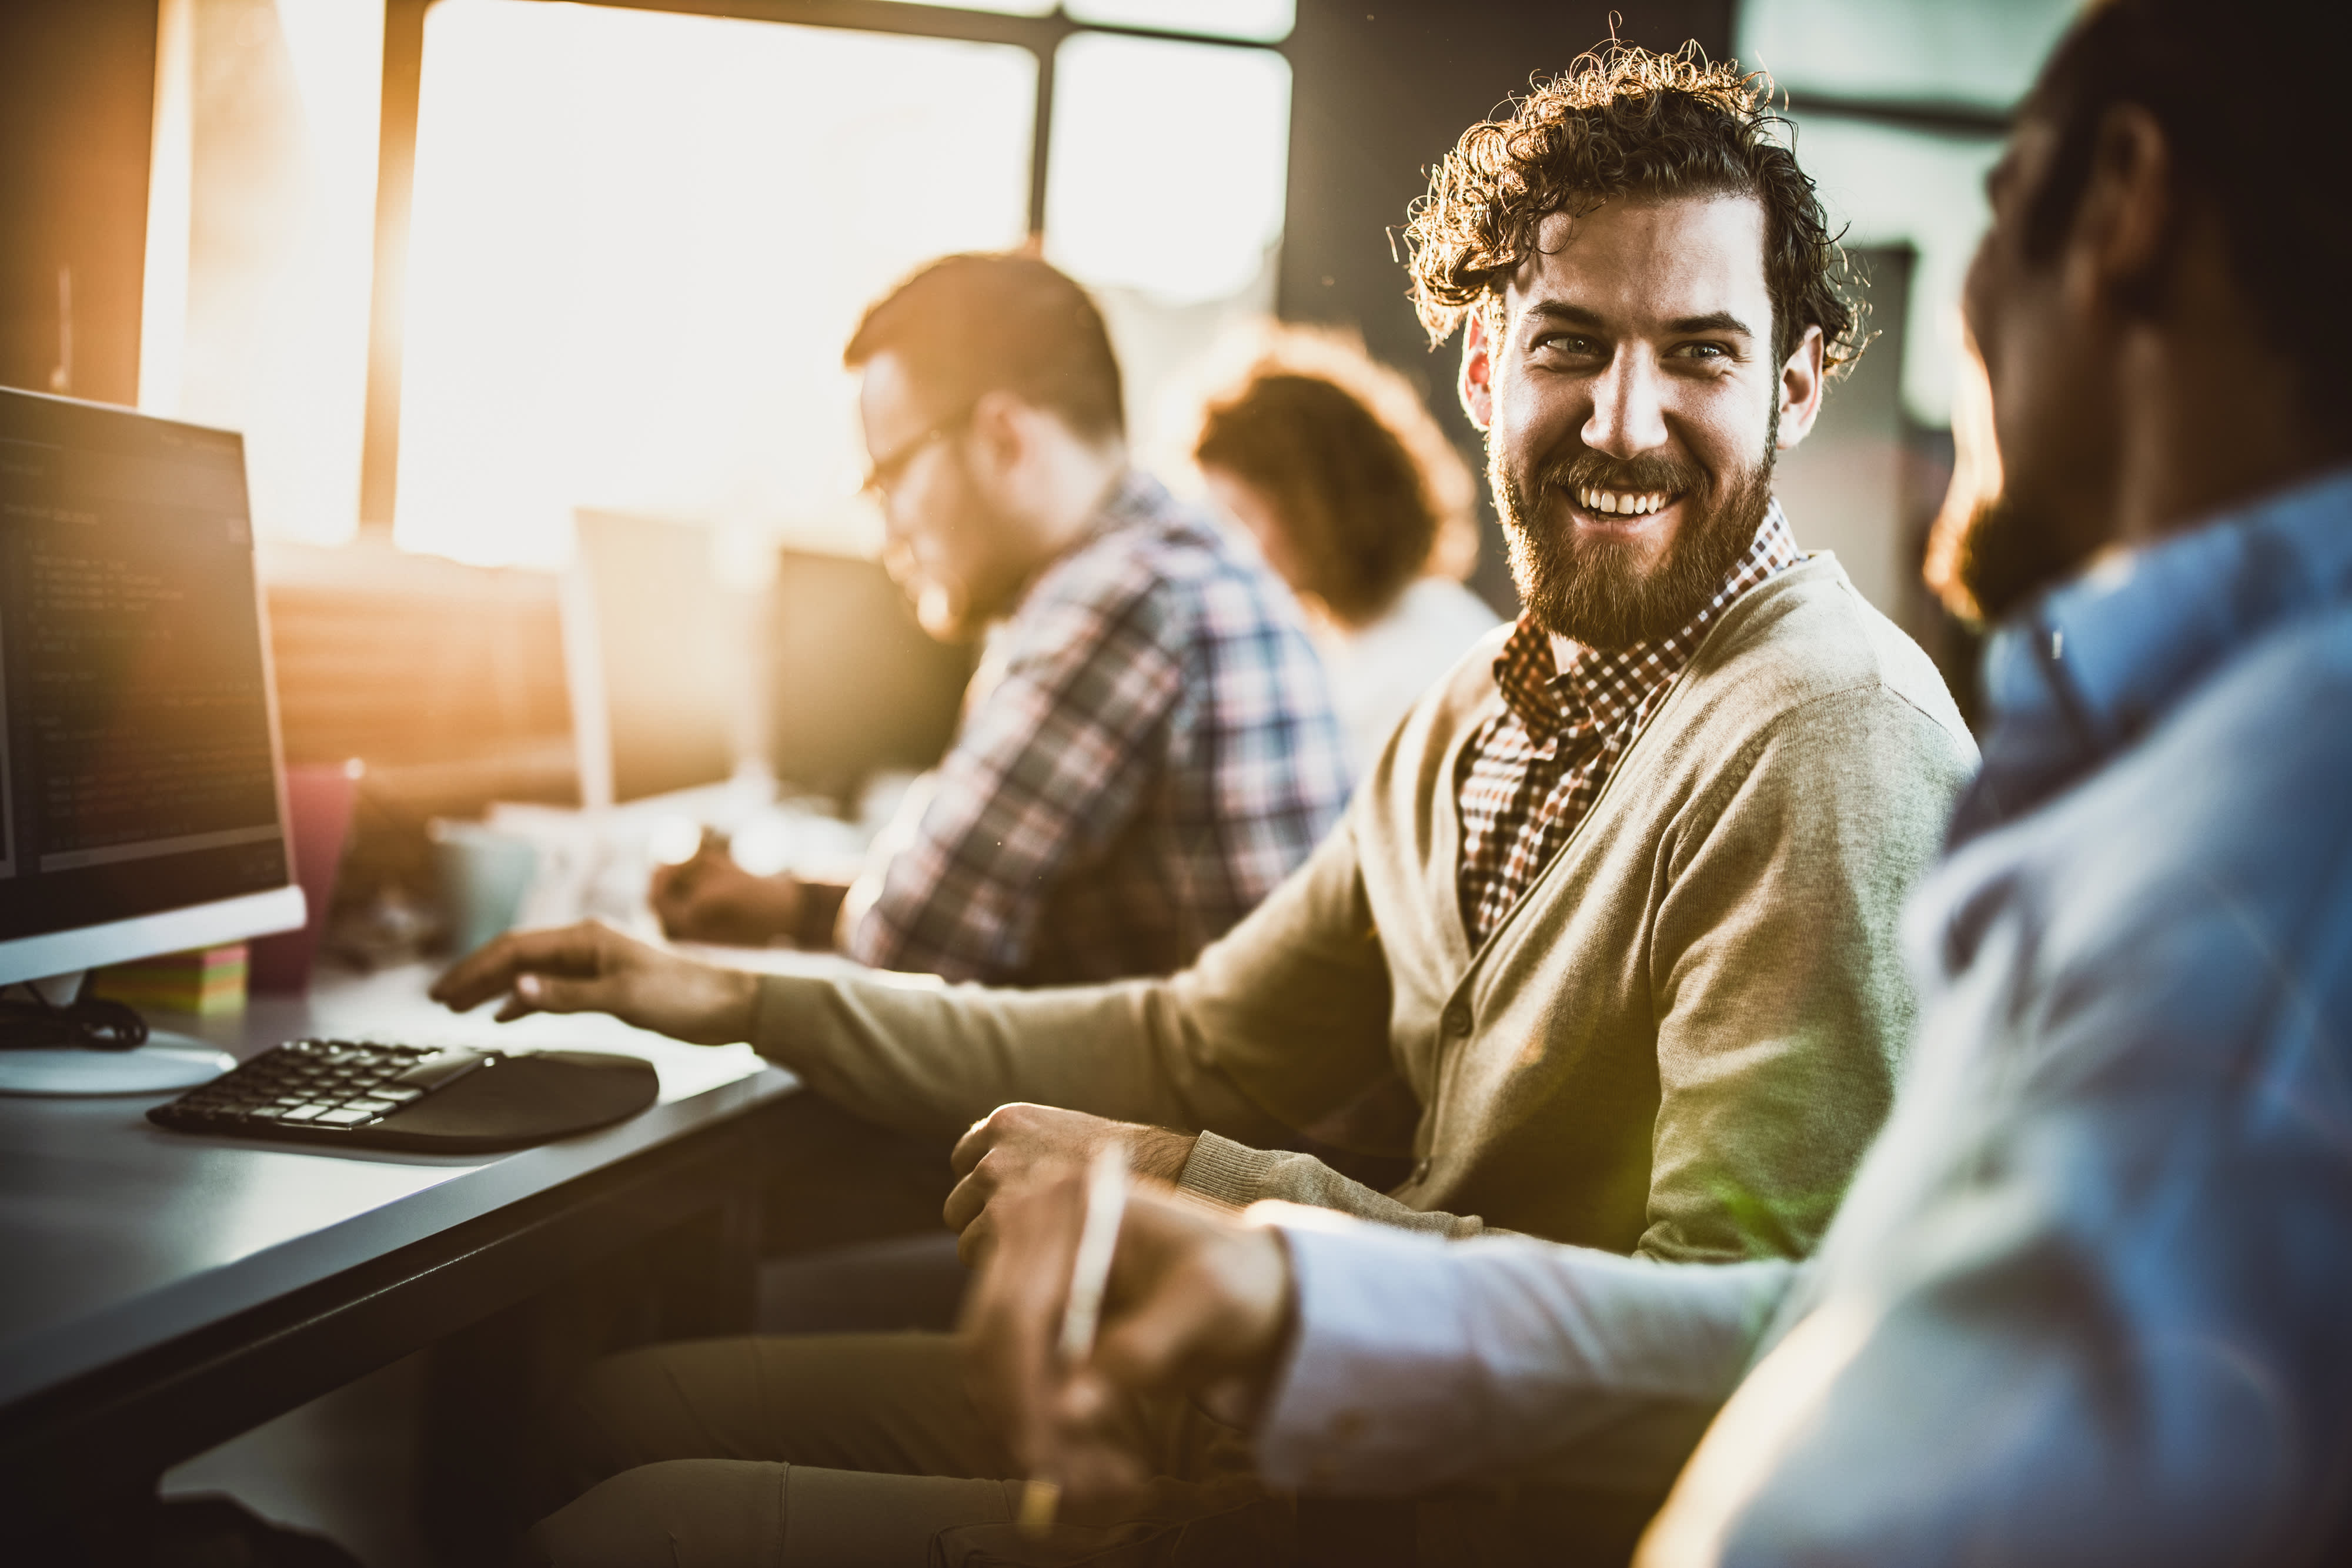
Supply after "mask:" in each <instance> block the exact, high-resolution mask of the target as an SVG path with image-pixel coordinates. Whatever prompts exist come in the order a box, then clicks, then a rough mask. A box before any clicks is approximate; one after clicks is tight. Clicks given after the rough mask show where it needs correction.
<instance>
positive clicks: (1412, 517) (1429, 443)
mask: <svg viewBox="0 0 2352 1568" xmlns="http://www.w3.org/2000/svg"><path fill="white" fill-rule="evenodd" d="M1192 455H1193V460H1194V461H1195V462H1196V463H1198V464H1199V465H1200V468H1201V474H1202V478H1203V479H1204V480H1205V481H1206V483H1207V485H1208V487H1209V489H1210V492H1211V493H1212V494H1213V495H1214V496H1215V497H1216V498H1217V500H1218V501H1219V503H1220V504H1222V505H1223V507H1224V508H1225V510H1226V511H1228V512H1230V513H1231V514H1232V515H1233V517H1234V520H1235V521H1237V522H1239V523H1240V524H1241V525H1242V527H1243V528H1246V529H1247V530H1248V531H1249V532H1250V533H1251V534H1252V535H1254V536H1255V538H1256V539H1257V543H1258V549H1260V550H1261V551H1262V552H1263V553H1264V554H1265V559H1266V562H1267V564H1268V565H1270V566H1272V567H1273V568H1274V570H1276V572H1278V573H1280V574H1281V576H1282V578H1283V580H1285V581H1286V582H1288V583H1289V584H1290V587H1291V589H1292V591H1294V592H1296V593H1297V595H1298V598H1299V601H1300V602H1301V603H1302V604H1303V605H1305V606H1306V608H1307V621H1308V623H1309V625H1310V627H1311V628H1312V629H1313V631H1314V632H1315V638H1316V643H1317V646H1318V650H1319V651H1320V652H1321V653H1322V655H1323V662H1324V666H1325V668H1326V670H1327V671H1328V673H1329V675H1330V680H1331V695H1332V705H1333V706H1334V707H1336V708H1337V709H1338V710H1339V722H1340V725H1341V727H1343V728H1344V729H1345V730H1346V731H1347V735H1348V741H1349V750H1350V753H1351V760H1352V761H1353V762H1354V764H1355V767H1356V771H1357V775H1358V777H1359V778H1360V777H1362V775H1363V774H1364V773H1365V772H1367V771H1368V770H1369V769H1370V767H1371V765H1372V763H1373V762H1374V761H1375V760H1376V759H1377V758H1379V756H1380V753H1381V747H1383V746H1385V745H1386V744H1387V743H1388V738H1389V734H1390V732H1391V731H1392V730H1393V729H1395V728H1396V726H1397V721H1398V720H1400V719H1401V718H1402V717H1403V716H1404V714H1405V710H1406V709H1407V708H1409V707H1411V706H1412V703H1413V699H1414V698H1416V697H1418V696H1419V695H1421V694H1422V692H1423V691H1424V690H1425V689H1427V687H1428V686H1429V685H1430V684H1431V683H1432V682H1433V681H1434V680H1436V679H1437V677H1438V676H1440V675H1442V674H1444V673H1445V672H1446V671H1447V670H1448V669H1450V668H1452V667H1453V665H1454V663H1455V662H1456V661H1458V660H1459V659H1460V658H1461V657H1462V655H1463V653H1465V652H1466V651H1467V650H1468V649H1469V647H1470V644H1471V643H1475V642H1476V641H1477V640H1478V638H1479V637H1480V636H1481V635H1483V634H1484V633H1485V632H1487V631H1488V630H1490V629H1491V628H1492V627H1493V626H1494V625H1495V623H1496V616H1495V612H1493V611H1492V610H1490V609H1489V608H1487V606H1486V602H1485V601H1482V600H1481V599H1479V598H1478V597H1477V595H1475V594H1474V593H1472V592H1471V591H1469V590H1468V589H1467V588H1465V587H1464V586H1463V585H1462V579H1463V578H1465V576H1467V575H1468V574H1469V571H1470V569H1471V567H1472V566H1473V565H1475V563H1476V560H1477V552H1478V534H1477V524H1476V521H1475V517H1474V516H1473V513H1472V510H1471V507H1472V504H1473V497H1474V496H1475V490H1474V487H1473V481H1472V478H1471V476H1470V470H1469V468H1468V466H1467V465H1465V464H1464V463H1463V461H1462V459H1461V457H1460V455H1457V454H1456V453H1455V452H1454V447H1453V444H1451V443H1450V442H1448V441H1447V440H1446V439H1445V436H1444V433H1443V432H1442V431H1440V430H1439V429H1438V427H1437V422H1436V421H1435V420H1434V419H1432V418H1431V417H1430V414H1429V411H1428V410H1427V409H1426V408H1424V407H1423V405H1422V402H1421V399H1420V398H1419V397H1418V396H1417V395H1416V394H1415V393H1414V392H1413V390H1412V387H1411V386H1410V385H1408V384H1407V383H1406V382H1405V380H1404V378H1403V377H1402V376H1400V375H1398V374H1397V373H1396V372H1395V371H1391V370H1389V369H1387V368H1385V367H1384V366H1381V365H1378V364H1375V363H1373V362H1372V361H1371V360H1370V359H1369V358H1367V357H1366V356H1365V354H1364V351H1363V350H1362V349H1361V348H1360V346H1357V345H1355V344H1353V343H1351V342H1349V340H1345V339H1342V338H1339V337H1338V336H1336V335H1333V334H1328V333H1321V332H1311V331H1307V330H1304V329H1297V328H1286V329H1281V330H1280V331H1278V332H1277V333H1276V335H1275V336H1274V337H1273V338H1272V339H1271V340H1269V341H1268V343H1267V346H1266V347H1265V350H1263V351H1262V352H1261V353H1260V354H1258V355H1257V357H1256V358H1255V361H1253V362H1252V363H1251V364H1250V366H1249V368H1248V370H1247V371H1245V372H1244V374H1243V376H1242V377H1241V378H1240V380H1239V382H1237V383H1236V384H1234V386H1233V387H1232V389H1231V390H1229V391H1228V392H1224V393H1223V394H1222V395H1220V396H1218V397H1215V398H1213V399H1211V400H1210V402H1209V403H1208V405H1207V408H1206V410H1205V411H1204V413H1203V415H1202V425H1201V434H1200V437H1199V439H1198V440H1197V441H1196V442H1195V443H1194V444H1193V449H1192Z"/></svg>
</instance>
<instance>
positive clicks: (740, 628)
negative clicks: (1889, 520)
mask: <svg viewBox="0 0 2352 1568" xmlns="http://www.w3.org/2000/svg"><path fill="white" fill-rule="evenodd" d="M572 521H573V525H574V528H575V529H576V531H577V535H578V539H579V546H580V551H579V560H578V563H577V565H576V566H575V568H574V570H573V572H572V578H571V580H569V581H567V582H566V584H565V585H564V602H563V638H564V658H565V663H566V664H567V665H568V666H569V667H570V671H571V681H570V685H571V690H572V735H573V737H574V740H575V742H576V744H577V745H578V747H579V753H580V798H581V802H582V804H583V805H586V806H590V807H597V806H609V805H613V804H615V803H617V802H624V801H629V800H643V799H645V798H646V797H647V796H650V795H666V794H668V793H670V792H671V791H673V790H677V789H692V788H694V787H696V786H697V785H702V784H716V783H719V782H720V781H721V780H723V779H727V778H729V777H730V776H731V775H732V774H733V773H734V771H735V764H736V761H737V759H738V756H737V754H738V752H739V751H740V749H741V747H740V745H739V743H738V740H737V737H738V736H739V734H741V733H743V732H744V731H747V730H748V729H749V728H750V727H751V726H750V723H749V720H750V718H751V672H750V669H749V667H748V666H749V663H750V660H749V654H750V647H749V638H748V637H747V636H746V634H745V627H744V621H745V619H746V616H747V614H748V611H749V606H748V604H747V603H745V602H742V601H744V600H747V599H748V597H749V596H748V595H735V594H730V593H729V592H727V591H725V590H724V589H722V588H721V586H720V584H719V574H718V573H717V572H716V571H714V570H712V567H711V537H710V530H709V529H708V528H698V527H696V526H694V525H692V524H690V523H677V522H671V521H667V520H666V519H663V518H658V517H633V516H630V515H627V514H625V513H617V512H597V511H588V510H584V509H583V510H582V511H578V512H575V513H573V514H572Z"/></svg>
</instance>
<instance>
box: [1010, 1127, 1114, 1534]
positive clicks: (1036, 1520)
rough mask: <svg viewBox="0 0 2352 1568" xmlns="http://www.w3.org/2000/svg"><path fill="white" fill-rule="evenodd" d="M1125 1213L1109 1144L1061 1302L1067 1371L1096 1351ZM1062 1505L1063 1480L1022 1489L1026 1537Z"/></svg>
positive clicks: (1035, 1479) (1096, 1171)
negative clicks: (1096, 1337) (1067, 1293)
mask: <svg viewBox="0 0 2352 1568" xmlns="http://www.w3.org/2000/svg"><path fill="white" fill-rule="evenodd" d="M1126 1213H1127V1148H1126V1145H1122V1144H1116V1143H1114V1144H1107V1145H1104V1146H1103V1147H1102V1148H1100V1149H1097V1150H1096V1151H1095V1157H1094V1159H1093V1161H1092V1162H1091V1163H1090V1164H1089V1165H1088V1166H1087V1216H1086V1219H1085V1221H1084V1223H1083V1224H1082V1225H1081V1226H1080V1228H1079V1230H1078V1253H1077V1256H1076V1258H1074V1259H1072V1260H1071V1261H1070V1293H1069V1295H1068V1296H1067V1297H1066V1299H1065V1300H1064V1301H1063V1302H1062V1332H1061V1335H1060V1337H1059V1339H1058V1340H1057V1341H1056V1342H1055V1349H1056V1351H1057V1352H1058V1354H1059V1355H1060V1359H1061V1363H1062V1364H1063V1365H1064V1366H1066V1367H1067V1366H1076V1365H1077V1364H1078V1363H1080V1362H1082V1361H1084V1360H1086V1358H1087V1356H1089V1355H1091V1354H1093V1353H1094V1348H1095V1329H1096V1327H1097V1325H1098V1324H1099V1323H1100V1322H1101V1321H1102V1301H1103V1291H1104V1290H1105V1288H1106V1287H1108V1285H1109V1283H1110V1262H1111V1257H1112V1255H1113V1254H1114V1253H1116V1252H1117V1251H1118V1226H1119V1221H1120V1220H1121V1219H1122V1218H1125V1216H1126ZM1061 1504H1062V1486H1061V1483H1060V1482H1059V1481H1055V1480H1049V1479H1045V1477H1043V1476H1032V1477H1030V1478H1029V1479H1028V1480H1027V1481H1025V1482H1024V1483H1023V1485H1022V1488H1021V1517H1020V1526H1021V1533H1023V1534H1024V1535H1031V1536H1037V1535H1044V1534H1045V1533H1046V1532H1047V1531H1051V1530H1052V1529H1053V1528H1054V1515H1055V1511H1057V1510H1058V1509H1059V1508H1060V1507H1061Z"/></svg>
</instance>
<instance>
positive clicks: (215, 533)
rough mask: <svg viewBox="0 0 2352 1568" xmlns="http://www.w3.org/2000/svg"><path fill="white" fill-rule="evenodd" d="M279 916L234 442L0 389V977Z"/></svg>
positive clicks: (273, 805)
mask: <svg viewBox="0 0 2352 1568" xmlns="http://www.w3.org/2000/svg"><path fill="white" fill-rule="evenodd" d="M301 924H302V894H301V890H300V889H299V887H298V886H297V885H296V884H295V882H294V878H293V866H292V863H291V856H290V854H289V849H288V844H287V831H286V802H285V792H284V786H283V769H282V768H280V766H279V758H278V727H277V716H276V713H275V710H274V707H273V704H272V699H271V694H270V684H269V668H268V651H267V648H266V646H265V643H264V639H263V636H262V622H261V611H260V603H259V596H258V594H257V589H256V578H255V564H254V549H253V528H252V522H251V517H250V514H249V512H248V510H247V503H246V488H245V447H244V442H243V440H242V439H241V438H240V437H238V436H237V435H236V434H231V433H229V432H227V431H221V430H207V429H205V428H202V427H200V426H197V425H192V424H182V423H174V422H173V421H169V420H162V419H152V418H148V417H146V416H144V415H141V414H137V413H131V412H130V411H128V410H126V409H120V408H109V407H105V406H102V405H100V404H96V403H86V402H71V401H68V400H67V399H63V398H54V397H46V396H42V395H39V394H37V393H33V392H15V391H9V390H6V389H0V985H10V984H15V983H17V982H22V981H29V980H40V979H51V978H55V977H64V976H69V975H73V974H75V973H77V972H79V971H82V970H86V969H89V968H93V967H97V966H99V965H101V964H112V963H121V962H123V961H125V960H128V959H132V958H143V957H149V956H154V955H157V954H162V953H169V952H174V951H178V950H180V949H184V948H189V947H202V946H214V945H215V944H220V943H226V942H235V941H241V940H243V939H245V938H247V937H249V936H264V935H267V934H268V933H270V932H275V931H285V930H290V929H293V928H294V927H297V926H299V925H301ZM47 1054H49V1053H47V1052H40V1051H0V1088H6V1087H11V1086H12V1085H11V1083H10V1082H9V1080H10V1079H11V1078H12V1077H22V1076H23V1075H24V1073H23V1071H22V1070H24V1069H26V1067H27V1064H28V1059H31V1058H35V1057H40V1056H46V1055H47ZM76 1054H78V1055H85V1054H86V1055H89V1056H90V1057H92V1058H93V1059H99V1058H100V1057H101V1056H111V1057H113V1058H114V1059H115V1065H114V1066H113V1067H111V1068H100V1069H96V1070H97V1071H101V1072H102V1073H103V1074H107V1075H110V1086H111V1087H113V1088H115V1089H117V1090H120V1091H121V1092H134V1091H135V1090H136V1089H137V1088H138V1086H139V1084H140V1083H141V1082H142V1081H143V1080H144V1079H156V1080H159V1081H158V1082H154V1083H153V1084H152V1087H155V1088H171V1087H177V1086H180V1085H181V1084H183V1083H184V1082H189V1081H190V1080H189V1079H188V1078H187V1076H186V1074H187V1073H188V1072H189V1071H192V1070H191V1069H190V1068H189V1066H188V1065H187V1063H185V1062H181V1063H179V1064H178V1065H177V1067H176V1069H175V1070H174V1068H173V1063H172V1062H171V1061H167V1060H163V1058H162V1057H160V1056H159V1057H154V1058H150V1059H148V1060H146V1061H143V1062H142V1057H141V1055H140V1053H136V1052H128V1053H97V1052H89V1053H76ZM174 1071H176V1073H177V1076H175V1075H174ZM34 1076H38V1074H35V1075H34ZM14 1086H15V1087H18V1088H20V1089H21V1088H22V1085H21V1084H16V1085H14Z"/></svg>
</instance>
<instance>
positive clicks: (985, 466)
mask: <svg viewBox="0 0 2352 1568" xmlns="http://www.w3.org/2000/svg"><path fill="white" fill-rule="evenodd" d="M1032 413H1033V411H1032V410H1031V409H1030V408H1029V406H1028V405H1027V404H1026V403H1024V402H1022V401H1021V400H1020V399H1019V398H1017V397H1015V396H1013V394H1012V393H1011V392H1005V391H1003V390H1002V389H1001V388H1000V389H999V390H997V391H995V392H982V394H981V396H980V401H979V402H975V403H973V404H972V405H971V418H970V419H969V420H967V421H966V422H965V425H964V437H965V440H966V441H967V442H968V443H969V450H970V452H971V473H972V476H973V477H974V478H975V479H977V480H978V481H979V482H980V484H981V486H982V488H983V489H984V490H986V491H987V492H988V493H990V494H992V495H993V494H995V493H996V492H997V491H998V490H1000V489H1001V488H1002V487H1003V486H1004V484H1005V483H1006V481H1007V480H1009V479H1010V478H1011V477H1012V476H1013V474H1014V473H1016V472H1017V471H1018V470H1019V469H1020V467H1021V465H1022V464H1023V462H1024V460H1025V459H1026V458H1027V456H1028V455H1029V448H1030V446H1031V444H1032V437H1031V432H1030V429H1029V417H1030V415H1031V414H1032Z"/></svg>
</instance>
